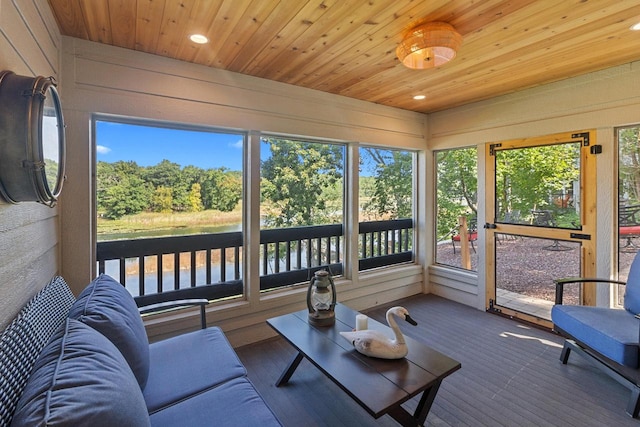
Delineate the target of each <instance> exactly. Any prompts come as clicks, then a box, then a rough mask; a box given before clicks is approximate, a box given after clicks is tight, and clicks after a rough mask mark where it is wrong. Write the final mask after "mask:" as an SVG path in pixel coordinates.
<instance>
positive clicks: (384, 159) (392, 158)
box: [361, 148, 413, 219]
mask: <svg viewBox="0 0 640 427" xmlns="http://www.w3.org/2000/svg"><path fill="white" fill-rule="evenodd" d="M361 153H362V155H361V161H362V162H363V163H366V162H370V163H372V164H371V165H370V168H372V169H373V170H374V178H375V179H374V181H373V183H369V185H370V188H367V187H363V190H365V191H362V192H361V194H363V195H365V197H366V196H370V197H366V198H368V200H367V201H366V202H365V203H363V206H362V207H363V209H364V210H365V211H366V212H371V213H375V214H377V215H379V216H380V217H382V218H387V219H389V218H390V219H398V218H411V217H412V216H413V215H412V214H413V212H412V210H413V203H412V199H413V197H412V196H413V153H412V152H410V151H399V150H383V149H379V148H363V149H362V151H361ZM363 182H366V181H365V180H363ZM367 190H368V191H367Z"/></svg>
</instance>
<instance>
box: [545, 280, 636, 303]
mask: <svg viewBox="0 0 640 427" xmlns="http://www.w3.org/2000/svg"><path fill="white" fill-rule="evenodd" d="M554 282H555V284H556V304H562V295H563V293H564V285H566V284H569V283H589V282H591V283H609V284H612V285H626V284H627V282H623V281H621V280H613V279H598V278H588V277H567V278H564V279H556V280H554Z"/></svg>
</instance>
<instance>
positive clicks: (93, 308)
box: [69, 274, 149, 389]
mask: <svg viewBox="0 0 640 427" xmlns="http://www.w3.org/2000/svg"><path fill="white" fill-rule="evenodd" d="M69 317H70V318H72V319H76V320H79V321H81V322H82V323H85V324H87V325H89V326H91V327H92V328H94V329H95V330H97V331H98V332H100V333H101V334H102V335H104V336H105V337H107V338H108V339H109V341H111V342H112V343H113V344H115V346H116V347H117V348H118V350H120V352H121V353H122V355H123V356H124V358H125V360H126V361H127V363H129V366H130V367H131V370H132V371H133V373H134V375H135V376H136V379H137V380H138V384H139V385H140V388H141V389H144V387H145V385H146V383H147V378H148V377H149V340H148V338H147V332H146V331H145V329H144V324H143V323H142V318H141V317H140V313H139V311H138V307H137V306H136V303H135V301H134V300H133V297H132V296H131V294H130V293H129V292H128V291H127V290H126V289H125V288H124V286H122V285H121V284H120V283H118V282H116V281H115V280H114V279H112V278H111V277H110V276H107V275H106V274H101V275H100V276H98V277H97V278H96V279H95V280H94V281H93V282H91V283H90V284H89V286H87V287H86V288H85V289H84V290H83V291H82V293H81V294H80V295H79V296H78V299H77V300H76V302H75V303H74V304H73V306H72V307H71V310H69Z"/></svg>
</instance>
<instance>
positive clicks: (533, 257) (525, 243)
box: [437, 236, 635, 304]
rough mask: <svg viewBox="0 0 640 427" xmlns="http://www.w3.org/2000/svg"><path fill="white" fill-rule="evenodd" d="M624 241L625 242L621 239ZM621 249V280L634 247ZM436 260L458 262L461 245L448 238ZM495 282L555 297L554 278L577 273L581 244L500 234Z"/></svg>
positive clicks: (568, 296)
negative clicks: (501, 236) (449, 240)
mask: <svg viewBox="0 0 640 427" xmlns="http://www.w3.org/2000/svg"><path fill="white" fill-rule="evenodd" d="M621 243H622V244H624V243H625V242H621ZM631 249H632V250H631V251H622V252H621V253H620V272H621V274H620V276H621V279H622V280H624V279H625V278H626V271H628V268H629V265H630V264H631V261H632V260H633V257H634V256H635V248H631ZM437 261H438V263H440V264H445V265H451V266H454V267H460V266H461V256H460V248H459V246H458V245H457V244H456V253H455V254H454V253H453V247H452V245H451V243H450V242H448V243H443V244H441V245H439V246H438V254H437ZM496 265H497V271H496V282H497V283H498V288H500V289H505V290H508V291H512V292H516V293H519V294H523V295H527V296H531V297H535V298H541V299H545V300H548V301H554V300H555V284H554V283H553V281H554V280H555V279H557V278H562V277H573V276H579V275H580V268H579V267H580V244H579V243H575V242H554V241H553V240H547V239H537V238H529V237H518V238H514V237H512V236H503V238H501V239H500V241H499V243H498V245H496ZM471 266H472V269H473V270H476V268H477V267H476V266H477V256H476V254H475V253H473V251H471ZM578 292H579V290H578V287H577V286H570V287H567V289H565V295H564V298H565V299H564V300H565V302H566V303H569V304H575V303H577V301H578V297H579V293H578Z"/></svg>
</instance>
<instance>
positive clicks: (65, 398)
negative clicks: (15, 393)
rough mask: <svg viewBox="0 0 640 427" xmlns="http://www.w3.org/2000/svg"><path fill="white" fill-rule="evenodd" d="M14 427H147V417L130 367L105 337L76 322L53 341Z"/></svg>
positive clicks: (26, 391)
mask: <svg viewBox="0 0 640 427" xmlns="http://www.w3.org/2000/svg"><path fill="white" fill-rule="evenodd" d="M11 425H12V426H45V425H46V426H105V427H107V426H145V425H149V415H148V413H147V409H146V406H145V403H144V399H143V397H142V392H141V391H140V386H139V385H138V382H137V381H136V378H135V376H134V375H133V372H131V369H130V368H129V365H128V364H127V362H126V361H125V360H124V358H123V356H122V354H121V353H120V352H119V351H118V349H117V348H116V347H115V346H114V345H113V344H112V343H111V342H110V341H109V340H108V339H107V338H105V337H104V336H103V335H101V334H100V333H99V332H97V331H96V330H94V329H92V328H90V327H89V326H86V325H84V324H82V323H81V322H78V321H76V320H73V319H66V321H65V323H63V324H62V325H60V328H58V330H57V331H56V332H55V333H54V335H53V336H52V337H51V340H50V341H49V343H48V344H47V345H46V346H45V348H44V349H43V350H42V353H41V354H40V356H39V358H38V360H37V361H36V364H35V366H34V370H33V372H32V373H31V376H30V377H29V381H28V382H27V386H26V387H25V389H24V392H23V394H22V396H21V397H20V401H19V402H18V406H17V408H16V412H15V414H14V417H13V421H12V424H11Z"/></svg>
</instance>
